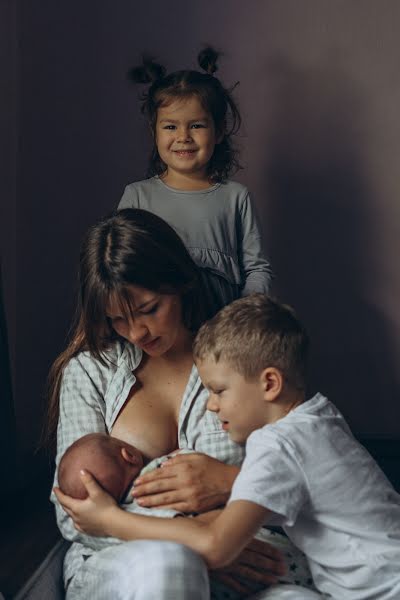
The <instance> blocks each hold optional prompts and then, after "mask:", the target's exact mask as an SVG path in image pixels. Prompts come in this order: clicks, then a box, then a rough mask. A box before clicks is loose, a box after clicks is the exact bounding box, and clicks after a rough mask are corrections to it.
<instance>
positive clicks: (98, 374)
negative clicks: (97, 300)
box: [50, 342, 244, 581]
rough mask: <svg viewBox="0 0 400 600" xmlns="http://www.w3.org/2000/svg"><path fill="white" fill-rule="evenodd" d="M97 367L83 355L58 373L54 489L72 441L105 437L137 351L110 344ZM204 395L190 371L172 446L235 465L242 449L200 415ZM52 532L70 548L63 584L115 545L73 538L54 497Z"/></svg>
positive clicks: (209, 416) (129, 382)
mask: <svg viewBox="0 0 400 600" xmlns="http://www.w3.org/2000/svg"><path fill="white" fill-rule="evenodd" d="M104 357H105V359H106V364H105V365H104V364H102V363H101V362H100V361H99V360H97V359H95V358H94V357H93V356H92V355H91V354H90V353H89V352H81V353H80V354H79V355H78V356H76V357H74V358H72V359H71V361H70V362H69V363H68V365H67V367H66V368H65V370H64V374H63V380H62V385H61V391H60V416H59V422H58V430H57V456H56V473H55V477H54V485H58V481H57V469H58V464H59V462H60V460H61V457H62V456H63V454H64V452H65V451H66V450H67V448H68V447H69V446H70V445H71V444H72V443H73V442H74V441H75V440H77V439H78V438H80V437H82V436H83V435H86V434H87V433H93V432H106V433H110V432H111V430H112V428H113V425H114V423H115V420H116V418H117V416H118V414H119V412H120V410H121V409H122V407H123V405H124V402H125V401H126V398H127V397H128V395H129V392H130V390H131V388H132V386H133V385H134V383H135V381H136V378H135V374H134V373H135V370H136V369H137V367H138V366H139V364H140V362H141V359H142V351H141V350H140V349H139V348H136V347H135V346H133V345H131V344H129V343H128V342H116V343H115V344H114V345H113V346H112V347H111V348H110V349H109V350H108V351H107V352H105V354H104ZM207 397H208V393H207V391H206V390H205V389H204V388H203V387H202V384H201V381H200V377H199V375H198V372H197V369H196V366H195V365H194V366H193V368H192V371H191V373H190V377H189V380H188V383H187V386H186V389H185V392H184V394H183V398H182V404H181V409H180V413H179V424H178V444H179V447H180V448H189V449H193V450H195V451H197V452H203V453H205V454H208V455H210V456H213V457H214V458H217V459H219V460H221V461H222V462H225V463H227V464H237V465H239V464H240V463H241V462H242V460H243V457H244V449H243V448H242V447H240V446H238V445H237V444H235V443H234V442H232V441H231V440H230V438H229V436H228V434H227V433H226V432H224V431H223V430H222V429H221V424H220V422H219V420H218V418H217V417H216V415H215V414H214V413H212V412H210V411H208V410H207V409H206V404H207ZM50 499H51V501H52V502H53V503H54V504H55V508H56V517H57V523H58V527H59V529H60V531H61V533H62V535H63V537H64V538H65V539H67V540H70V541H71V542H73V544H72V546H71V548H70V549H69V551H68V553H67V556H66V558H65V563H64V577H65V581H68V580H69V579H70V578H71V577H72V576H73V575H74V574H75V573H76V571H77V570H78V569H79V568H80V566H81V565H82V562H83V560H84V556H85V557H87V556H90V555H91V554H93V552H95V551H97V550H101V549H102V548H105V547H108V546H110V544H113V543H119V540H113V539H111V538H100V537H91V536H88V535H85V534H82V533H80V532H78V531H77V530H76V529H75V528H74V525H73V522H72V519H71V518H70V517H69V516H68V515H67V514H66V513H65V512H64V510H63V509H62V508H61V506H60V505H59V504H58V502H57V499H56V497H55V495H54V493H52V494H51V497H50Z"/></svg>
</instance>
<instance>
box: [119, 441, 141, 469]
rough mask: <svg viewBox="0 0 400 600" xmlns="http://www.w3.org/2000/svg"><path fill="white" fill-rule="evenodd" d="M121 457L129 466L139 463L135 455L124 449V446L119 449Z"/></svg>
mask: <svg viewBox="0 0 400 600" xmlns="http://www.w3.org/2000/svg"><path fill="white" fill-rule="evenodd" d="M121 455H122V458H123V459H124V460H125V461H126V462H128V463H129V464H131V465H138V464H139V463H140V461H139V458H138V457H137V455H136V454H133V452H131V451H130V450H128V449H127V448H125V446H123V447H122V448H121Z"/></svg>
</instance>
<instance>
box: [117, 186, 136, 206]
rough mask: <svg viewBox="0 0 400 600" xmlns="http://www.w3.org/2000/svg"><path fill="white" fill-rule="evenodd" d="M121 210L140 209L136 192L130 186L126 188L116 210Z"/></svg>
mask: <svg viewBox="0 0 400 600" xmlns="http://www.w3.org/2000/svg"><path fill="white" fill-rule="evenodd" d="M123 208H140V206H139V201H138V197H137V192H136V190H135V188H134V186H133V185H132V184H131V185H127V186H126V188H125V190H124V193H123V194H122V198H121V200H120V201H119V204H118V208H117V210H122V209H123Z"/></svg>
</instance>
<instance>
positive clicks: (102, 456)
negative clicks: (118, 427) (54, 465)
mask: <svg viewBox="0 0 400 600" xmlns="http://www.w3.org/2000/svg"><path fill="white" fill-rule="evenodd" d="M142 467H143V458H142V455H141V453H140V452H139V450H138V449H137V448H135V447H134V446H131V445H130V444H127V443H126V442H124V441H123V440H119V439H117V438H114V437H111V436H110V435H107V434H106V433H89V434H88V435H84V436H83V437H81V438H79V439H78V440H76V442H74V443H73V444H72V445H71V446H70V447H69V448H68V449H67V451H66V452H65V453H64V455H63V457H62V458H61V461H60V465H59V468H58V484H59V486H60V489H61V491H62V492H64V494H67V495H68V496H72V497H73V498H80V499H84V498H86V497H87V492H86V488H85V486H84V485H83V483H82V481H81V478H80V471H81V469H86V470H87V471H89V472H90V473H91V474H92V475H93V476H94V477H95V479H96V480H97V481H98V483H99V484H100V485H101V486H102V487H103V488H104V489H105V490H106V491H107V492H108V493H109V494H111V495H112V496H113V497H114V498H115V500H117V502H121V500H123V498H124V496H125V494H126V492H127V491H128V488H129V486H130V485H131V483H132V481H133V480H134V479H135V477H137V475H138V474H139V472H140V470H141V469H142Z"/></svg>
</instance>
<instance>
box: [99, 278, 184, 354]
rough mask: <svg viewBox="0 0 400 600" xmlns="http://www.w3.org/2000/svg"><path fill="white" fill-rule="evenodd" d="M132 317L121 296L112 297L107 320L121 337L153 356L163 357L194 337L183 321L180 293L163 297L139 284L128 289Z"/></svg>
mask: <svg viewBox="0 0 400 600" xmlns="http://www.w3.org/2000/svg"><path fill="white" fill-rule="evenodd" d="M128 290H129V293H130V301H131V307H132V314H131V315H130V316H129V317H127V316H126V315H124V311H123V310H122V307H121V303H120V301H119V298H118V296H116V295H114V296H113V297H111V298H110V302H109V305H108V306H107V317H108V318H109V319H110V320H111V325H112V327H113V329H114V331H116V332H117V333H118V335H120V336H121V337H123V338H125V339H126V340H128V342H131V344H134V345H135V346H138V347H139V348H141V349H142V350H143V351H144V352H145V353H146V354H148V355H149V356H153V357H156V356H163V355H165V354H167V353H169V352H171V351H172V352H174V351H176V350H179V349H180V348H181V347H183V346H184V345H185V344H186V343H187V340H188V337H189V336H190V332H189V331H188V330H187V329H186V327H185V326H184V324H183V320H182V303H181V299H180V297H179V296H178V295H177V294H160V293H159V292H152V291H151V290H147V289H145V288H142V287H140V286H137V285H130V286H128Z"/></svg>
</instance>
